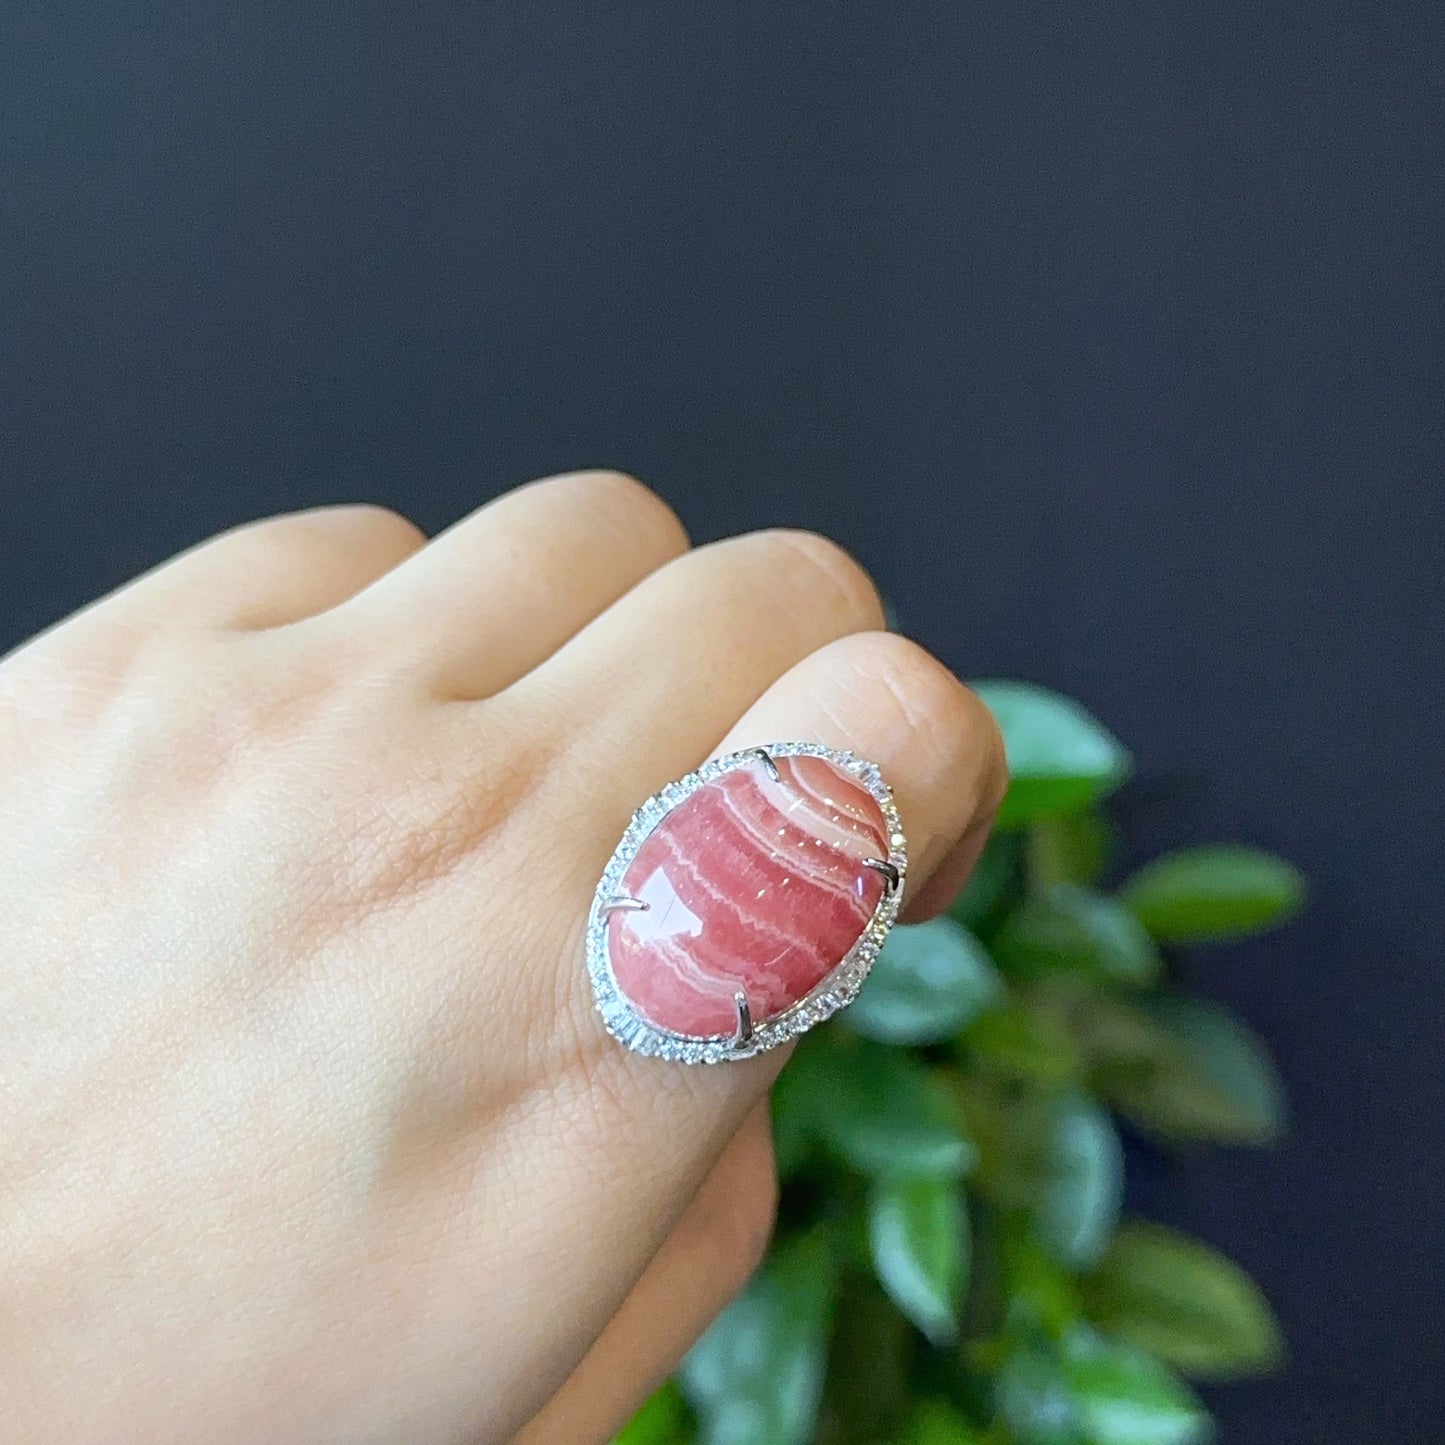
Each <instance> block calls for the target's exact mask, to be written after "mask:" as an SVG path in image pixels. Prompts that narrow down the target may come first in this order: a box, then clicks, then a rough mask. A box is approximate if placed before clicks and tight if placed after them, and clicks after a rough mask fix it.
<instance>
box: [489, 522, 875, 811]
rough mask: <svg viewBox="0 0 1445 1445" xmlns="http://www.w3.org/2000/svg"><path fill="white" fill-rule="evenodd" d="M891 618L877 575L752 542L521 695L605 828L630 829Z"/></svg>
mask: <svg viewBox="0 0 1445 1445" xmlns="http://www.w3.org/2000/svg"><path fill="white" fill-rule="evenodd" d="M882 616H883V614H882V607H881V604H880V602H879V599H878V592H877V589H876V588H875V587H874V585H873V583H872V581H871V580H870V579H869V577H868V575H867V573H866V572H864V571H863V569H862V568H861V567H860V566H859V565H858V564H857V563H856V562H855V561H854V560H853V559H852V558H851V557H850V556H849V555H848V554H847V553H846V552H845V551H843V549H842V548H841V547H839V546H837V545H836V544H835V543H833V542H830V541H828V540H827V539H826V538H823V537H818V536H815V535H813V534H811V533H807V532H791V531H772V532H755V533H751V534H749V535H747V536H743V537H735V538H731V539H729V540H728V541H725V542H718V543H714V544H712V545H711V546H707V547H699V548H698V549H697V550H696V551H694V552H691V553H689V554H688V555H687V556H685V557H681V558H679V559H678V560H677V561H675V562H673V563H671V564H669V565H668V566H666V567H663V568H662V569H661V570H659V571H658V572H656V573H654V574H653V575H652V576H651V577H649V578H648V579H647V581H646V582H644V583H643V584H642V585H640V586H639V587H637V588H635V589H634V590H633V591H632V592H630V593H629V594H628V595H627V596H626V597H624V598H623V599H622V600H621V601H620V602H618V603H617V604H616V605H615V606H613V607H610V608H609V609H608V610H607V611H606V612H604V613H603V614H602V615H601V616H600V617H598V618H597V619H596V620H595V621H594V622H592V623H591V624H590V625H589V626H588V627H586V628H584V629H583V631H582V632H581V633H579V634H578V636H577V637H575V638H574V639H573V640H572V641H571V642H570V643H569V644H568V645H567V646H566V647H564V648H562V649H561V650H560V651H559V652H558V653H557V654H556V655H555V656H554V657H552V658H550V659H549V660H548V661H547V662H545V663H544V664H543V665H542V666H541V667H539V668H537V669H536V671H535V672H534V673H532V674H531V676H529V677H527V678H525V679H524V680H523V681H522V683H521V684H519V686H518V687H517V688H516V689H514V696H516V697H518V698H519V699H520V700H521V701H523V702H526V701H527V700H528V699H529V698H531V697H533V696H535V698H536V701H537V707H536V709H535V711H536V713H537V715H538V716H539V717H542V716H544V715H545V717H546V718H547V719H549V720H552V721H550V723H549V724H548V725H550V726H552V727H554V728H560V729H561V730H562V731H563V732H564V734H565V735H566V737H565V741H566V744H567V749H566V750H567V755H568V757H569V760H571V762H572V763H575V764H576V765H577V766H578V767H580V769H581V771H583V772H584V773H586V774H587V779H588V781H587V788H588V792H587V796H588V797H589V799H590V801H591V805H592V807H593V808H594V810H595V812H596V814H597V816H599V817H601V816H610V817H612V818H615V819H619V820H625V819H626V817H627V815H628V814H629V813H630V812H631V810H632V808H633V807H634V806H635V805H636V804H637V802H638V801H639V800H640V799H641V798H643V797H646V796H647V795H648V794H650V793H651V792H653V791H654V790H655V789H656V788H658V787H661V786H662V785H663V784H664V783H667V782H670V781H671V780H672V779H673V778H675V777H677V776H678V775H679V774H680V773H684V772H687V771H689V770H690V769H692V768H693V767H695V766H696V765H697V763H698V762H699V761H700V759H701V758H702V757H703V756H704V755H705V754H706V753H707V752H708V751H710V750H711V749H712V748H713V747H714V746H715V745H716V744H717V742H718V740H719V738H720V737H721V735H722V733H723V732H724V731H725V730H726V729H727V727H728V726H729V724H730V723H731V722H732V721H733V720H735V719H736V718H737V717H738V716H739V714H741V713H742V712H743V711H744V709H746V708H747V707H749V706H751V705H752V704H753V703H754V702H755V701H756V700H757V699H758V697H759V696H760V695H761V694H762V693H763V692H764V690H765V689H766V688H767V687H768V686H769V685H770V684H771V683H773V682H774V681H776V679H777V678H778V677H779V676H780V675H781V674H782V673H784V672H785V671H787V669H788V668H790V667H792V666H793V665H794V664H795V663H796V662H798V661H799V660H800V659H802V658H804V657H806V656H807V655H808V654H809V653H810V652H813V651H814V650H816V649H817V648H819V647H822V646H825V645H826V644H827V643H830V642H833V641H835V640H836V639H838V638H840V637H846V636H847V635H849V634H850V633H856V632H862V631H866V630H868V629H871V628H876V627H878V626H880V625H881V623H882ZM710 639H712V641H709V640H710ZM569 771H570V770H569ZM559 781H561V783H562V786H564V787H567V786H571V782H570V781H569V780H565V779H559Z"/></svg>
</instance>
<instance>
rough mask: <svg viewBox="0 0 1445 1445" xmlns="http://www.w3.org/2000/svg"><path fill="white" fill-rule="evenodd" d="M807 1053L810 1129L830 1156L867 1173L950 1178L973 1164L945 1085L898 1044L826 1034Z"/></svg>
mask: <svg viewBox="0 0 1445 1445" xmlns="http://www.w3.org/2000/svg"><path fill="white" fill-rule="evenodd" d="M833 1044H834V1046H833V1047H832V1048H830V1049H829V1050H828V1051H827V1052H826V1053H823V1054H818V1055H815V1058H816V1059H817V1060H818V1061H819V1073H818V1077H817V1079H816V1086H817V1094H816V1107H817V1119H816V1125H815V1127H816V1129H817V1131H818V1134H819V1136H820V1138H821V1140H822V1142H823V1143H824V1145H825V1146H827V1147H828V1148H829V1149H830V1150H831V1151H832V1152H833V1153H834V1154H835V1155H836V1156H837V1157H838V1158H840V1159H841V1160H843V1162H845V1163H847V1164H849V1165H851V1166H852V1167H853V1168H854V1169H857V1170H859V1171H860V1172H861V1173H863V1174H867V1175H871V1176H874V1177H888V1178H893V1177H902V1178H939V1179H954V1178H957V1177H958V1176H959V1175H961V1174H966V1173H967V1172H968V1171H969V1170H970V1169H971V1168H972V1167H973V1165H974V1162H975V1158H976V1155H975V1151H974V1148H973V1145H972V1144H971V1143H970V1142H969V1139H968V1137H967V1135H966V1134H965V1132H964V1127H963V1117H962V1112H961V1110H959V1109H958V1108H957V1106H956V1104H955V1101H954V1099H953V1096H952V1093H951V1091H950V1090H949V1089H948V1087H947V1086H946V1084H945V1083H944V1082H943V1081H942V1080H940V1079H937V1078H935V1077H934V1076H933V1075H932V1074H931V1073H930V1071H929V1070H928V1068H927V1067H926V1066H925V1065H923V1064H922V1063H920V1062H919V1061H918V1060H916V1059H915V1058H913V1057H912V1056H911V1055H910V1054H908V1053H907V1052H906V1051H905V1050H903V1049H894V1048H887V1047H885V1046H884V1045H882V1044H877V1043H873V1042H872V1041H871V1040H867V1039H857V1038H853V1039H850V1038H848V1037H847V1035H846V1034H835V1035H833Z"/></svg>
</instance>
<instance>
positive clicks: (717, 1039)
mask: <svg viewBox="0 0 1445 1445" xmlns="http://www.w3.org/2000/svg"><path fill="white" fill-rule="evenodd" d="M804 756H806V757H818V758H827V759H828V760H829V762H831V763H833V764H835V765H836V766H837V767H839V768H841V769H842V770H843V771H844V772H846V773H848V774H850V775H851V776H853V777H855V778H856V779H857V780H858V781H859V782H860V783H862V785H863V786H864V787H865V788H866V789H867V790H868V792H869V793H871V794H872V796H873V798H874V799H875V801H876V802H877V803H878V806H879V809H880V810H881V811H882V813H883V822H884V825H885V827H886V828H887V832H888V857H887V858H886V859H882V858H873V859H868V860H867V863H866V866H868V867H870V868H874V869H876V870H877V871H878V872H880V873H882V874H883V875H884V877H885V879H886V880H887V881H888V885H889V886H888V887H887V888H885V889H884V890H883V894H882V896H881V897H880V898H879V900H878V904H877V907H875V908H874V910H873V916H872V917H871V918H870V919H869V920H868V923H867V925H866V926H865V927H864V929H863V933H862V935H861V936H860V937H859V939H858V941H857V942H856V943H855V944H854V945H853V947H852V948H850V949H849V950H848V952H847V953H846V954H845V955H844V956H843V958H842V959H841V960H840V961H839V963H838V966H837V967H836V968H834V969H833V971H832V972H831V973H830V974H828V976H827V977H826V978H824V979H823V980H822V981H821V982H820V983H819V984H818V985H817V986H816V987H815V988H814V989H813V990H812V992H811V993H809V994H807V995H806V996H805V997H804V998H801V999H799V1000H798V1002H797V1003H795V1004H793V1005H792V1007H791V1008H788V1009H786V1010H785V1011H784V1012H783V1013H780V1014H778V1015H777V1017H776V1018H771V1019H764V1020H762V1021H758V1020H755V1019H754V1018H753V1017H752V1013H751V1010H750V1009H749V1008H748V1001H747V998H746V996H745V995H743V994H742V993H741V992H739V993H738V994H737V995H736V1002H737V1005H738V1023H737V1027H736V1029H734V1031H733V1032H732V1033H731V1034H719V1035H715V1036H712V1037H709V1038H693V1037H689V1036H687V1035H684V1034H674V1033H670V1032H668V1031H667V1030H665V1029H659V1028H658V1027H657V1026H656V1025H654V1024H651V1023H649V1022H648V1021H647V1020H646V1019H644V1018H642V1017H641V1016H640V1015H639V1014H637V1013H636V1012H634V1010H633V1008H632V1006H631V1005H630V1004H629V1003H628V1001H627V999H626V998H625V997H623V995H622V992H621V990H620V989H619V988H618V986H617V980H616V979H615V978H614V977H613V975H612V963H611V960H610V958H609V957H608V950H607V920H608V917H609V916H610V915H611V914H612V913H613V912H615V911H617V910H618V909H620V908H623V909H635V908H637V907H639V906H640V907H643V908H645V907H646V906H647V905H646V904H645V903H643V902H642V900H640V899H635V898H628V896H627V895H626V894H625V893H624V892H623V890H622V878H623V875H624V874H625V873H626V872H627V869H628V867H629V866H630V865H631V863H632V860H633V859H634V858H635V857H636V856H637V850H638V849H639V848H640V847H641V846H642V844H643V841H644V840H645V839H646V838H647V836H648V835H649V834H650V833H651V832H652V830H653V829H654V828H656V827H657V825H658V824H659V823H661V822H662V820H663V819H664V818H665V817H667V815H668V814H669V813H670V812H672V810H673V809H674V808H675V807H677V805H678V804H679V803H681V802H682V801H683V800H684V799H685V798H688V797H690V796H691V795H692V794H693V793H695V792H696V791H697V790H698V789H699V788H701V787H702V786H703V785H704V784H706V783H710V782H712V781H713V780H714V779H716V778H720V777H722V776H723V774H725V773H730V772H733V771H735V770H736V769H738V768H742V767H747V766H749V765H750V764H755V763H758V762H761V763H762V764H763V765H764V766H765V767H766V768H768V770H769V772H770V774H772V775H773V776H775V777H776V776H777V765H776V764H775V763H774V762H773V759H774V758H775V757H778V758H785V757H804ZM907 872H908V857H907V851H906V844H905V842H904V838H903V827H902V824H901V823H900V821H899V818H898V809H897V807H896V806H895V805H894V802H893V793H892V791H891V789H890V788H889V787H888V784H887V783H885V782H884V781H883V777H882V774H881V773H880V772H879V771H878V768H877V765H876V764H874V763H870V762H868V761H867V760H866V759H865V758H860V757H857V756H855V755H854V754H853V753H849V752H839V751H836V750H835V749H833V748H825V747H821V746H819V745H818V744H816V743H770V744H769V745H768V746H767V747H765V748H746V749H744V750H743V751H741V752H736V753H729V754H728V755H727V756H726V757H721V758H714V759H713V761H712V762H710V763H705V764H704V765H703V766H702V767H700V768H699V769H698V770H697V771H696V772H695V773H689V774H688V775H687V777H685V778H679V779H678V780H677V782H675V783H669V784H668V785H667V787H665V788H663V789H662V791H661V792H659V793H655V794H654V795H653V796H652V797H651V798H649V799H648V800H647V801H646V802H645V803H644V804H643V805H642V806H641V807H640V808H638V810H637V811H636V812H635V813H634V814H633V815H632V821H631V823H629V824H628V826H627V831H626V832H625V833H624V834H623V835H622V841H621V842H620V843H619V844H618V845H617V851H616V852H615V853H613V855H612V857H611V859H610V860H609V862H608V864H607V867H606V869H605V870H604V871H603V874H602V879H601V881H600V882H599V883H598V885H597V894H596V896H595V897H594V899H593V901H592V910H591V912H590V913H589V915H588V918H587V973H588V976H589V977H590V978H591V981H592V991H593V994H594V996H595V998H596V1002H597V1011H598V1012H599V1013H600V1014H601V1015H602V1021H603V1023H604V1024H605V1025H606V1027H607V1031H608V1033H610V1034H611V1035H612V1036H613V1037H614V1038H616V1039H617V1040H618V1041H619V1042H620V1043H622V1044H624V1045H626V1047H627V1048H629V1049H632V1050H633V1051H634V1052H635V1053H639V1054H646V1055H649V1056H652V1057H655V1058H660V1059H667V1060H669V1061H671V1062H674V1063H683V1064H716V1063H722V1062H724V1061H727V1060H733V1059H747V1058H751V1057H752V1056H753V1055H754V1054H760V1053H762V1052H764V1050H766V1049H772V1048H776V1047H777V1046H778V1045H779V1044H782V1043H786V1042H787V1041H788V1040H789V1039H794V1038H797V1037H798V1035H800V1034H803V1033H806V1032H807V1030H809V1029H810V1028H812V1027H813V1025H814V1024H818V1023H822V1021H823V1020H824V1019H826V1018H828V1017H830V1016H831V1015H832V1014H835V1013H836V1012H837V1011H838V1010H839V1009H840V1008H843V1007H845V1006H846V1005H847V1004H850V1003H852V1001H853V999H854V997H855V996H856V995H857V993H858V990H859V989H860V988H861V987H862V985H863V980H864V979H865V978H867V977H868V971H869V969H870V968H872V966H873V960H874V959H875V958H876V957H877V956H878V948H879V945H881V944H882V942H883V940H884V938H885V937H886V936H887V934H888V930H889V929H890V928H891V927H892V926H893V923H894V920H895V919H896V918H897V917H898V910H899V907H900V906H901V904H902V902H903V884H904V880H905V878H906V876H907Z"/></svg>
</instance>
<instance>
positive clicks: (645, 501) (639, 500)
mask: <svg viewBox="0 0 1445 1445" xmlns="http://www.w3.org/2000/svg"><path fill="white" fill-rule="evenodd" d="M562 480H564V481H565V482H566V483H568V484H569V485H571V486H573V487H576V488H578V489H580V490H581V492H582V494H583V496H584V498H585V499H586V500H587V501H588V502H589V503H590V507H589V510H590V511H592V512H594V513H595V514H597V515H598V516H599V517H601V518H603V519H605V520H606V521H607V522H608V523H609V524H610V526H611V528H613V529H615V530H617V531H620V532H625V533H626V534H627V535H628V536H629V537H630V538H631V539H632V540H633V541H634V542H635V541H636V540H637V539H638V537H639V536H640V537H644V538H646V539H648V540H650V541H652V542H654V543H655V544H656V550H657V551H658V552H659V553H661V554H662V555H664V556H670V555H674V554H676V553H679V552H683V551H685V550H686V549H687V547H688V545H689V544H688V536H687V530H686V528H684V527H683V525H682V522H681V520H680V519H679V518H678V515H677V513H676V512H674V511H673V510H672V508H671V507H670V506H668V504H667V503H666V502H665V501H663V499H662V498H661V497H660V496H658V494H657V493H656V492H655V491H653V489H652V488H651V487H649V486H648V485H647V484H646V483H645V482H640V481H638V479H637V478H636V477H634V476H632V475H630V474H629V473H627V472H617V471H611V470H606V469H604V470H601V471H590V472H573V473H570V474H569V475H568V476H567V477H566V478H563V479H562Z"/></svg>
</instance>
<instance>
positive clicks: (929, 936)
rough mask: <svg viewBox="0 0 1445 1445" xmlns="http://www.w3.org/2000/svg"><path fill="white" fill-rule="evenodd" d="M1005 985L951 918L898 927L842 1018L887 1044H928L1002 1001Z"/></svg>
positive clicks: (975, 943) (978, 946)
mask: <svg viewBox="0 0 1445 1445" xmlns="http://www.w3.org/2000/svg"><path fill="white" fill-rule="evenodd" d="M1002 992H1003V983H1002V981H1001V980H1000V978H999V976H998V973H997V971H996V970H995V969H994V966H993V961H992V960H991V959H990V958H989V956H988V954H987V953H986V952H985V951H984V947H983V945H982V944H981V943H979V941H978V940H977V939H976V938H975V937H974V936H973V935H972V934H971V933H970V932H969V931H968V930H967V929H966V928H964V927H963V926H962V925H960V924H958V923H955V922H954V921H953V920H952V919H951V918H935V919H934V920H933V921H932V922H930V923H920V924H916V925H914V926H912V927H904V928H895V929H894V930H893V932H892V933H890V934H889V935H888V941H887V942H886V943H885V944H884V945H883V948H882V949H881V951H880V952H879V954H878V958H877V961H876V962H875V963H874V965H873V970H872V972H871V973H870V974H869V975H868V981H867V982H866V983H865V984H864V985H863V990H862V992H861V993H860V994H859V995H858V998H857V1000H856V1001H855V1002H854V1004H853V1006H852V1007H851V1008H850V1009H849V1010H848V1012H847V1013H846V1014H845V1015H844V1019H845V1021H846V1023H847V1024H848V1026H849V1027H850V1028H852V1029H854V1030H855V1031H856V1032H858V1033H860V1034H863V1035H865V1036H866V1037H868V1038H871V1039H877V1040H879V1041H880V1042H881V1043H885V1044H931V1043H937V1042H938V1041H939V1040H940V1039H946V1038H948V1037H949V1036H950V1035H952V1034H956V1033H957V1032H958V1031H959V1029H961V1028H962V1027H963V1026H964V1025H965V1024H966V1023H968V1022H969V1021H970V1020H971V1019H974V1018H976V1017H977V1016H978V1015H979V1014H980V1013H982V1012H983V1011H984V1010H985V1009H987V1008H989V1007H990V1006H991V1005H992V1004H994V1003H995V1002H997V1000H998V999H999V997H1000V996H1001V994H1002Z"/></svg>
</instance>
